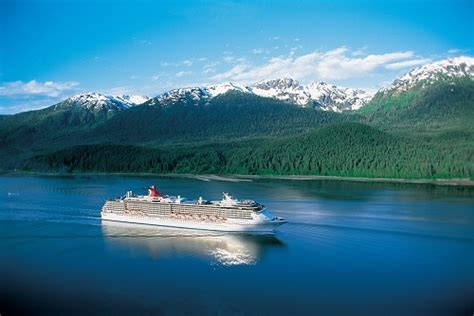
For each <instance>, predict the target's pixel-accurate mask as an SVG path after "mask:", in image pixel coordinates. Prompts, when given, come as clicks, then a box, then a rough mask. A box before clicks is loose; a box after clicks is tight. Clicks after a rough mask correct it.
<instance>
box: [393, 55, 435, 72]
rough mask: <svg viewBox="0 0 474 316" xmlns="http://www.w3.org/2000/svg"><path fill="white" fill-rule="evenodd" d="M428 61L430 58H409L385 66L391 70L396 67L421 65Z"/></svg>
mask: <svg viewBox="0 0 474 316" xmlns="http://www.w3.org/2000/svg"><path fill="white" fill-rule="evenodd" d="M429 62H431V59H430V58H419V59H410V60H404V61H400V62H396V63H391V64H388V65H385V68H387V69H391V70H397V69H403V68H408V67H414V66H419V65H423V64H427V63H429Z"/></svg>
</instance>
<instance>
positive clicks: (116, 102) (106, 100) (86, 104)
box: [55, 92, 150, 111]
mask: <svg viewBox="0 0 474 316" xmlns="http://www.w3.org/2000/svg"><path fill="white" fill-rule="evenodd" d="M149 99H150V98H149V97H146V96H137V95H126V94H125V95H117V96H113V95H104V94H100V93H96V92H89V93H83V94H78V95H75V96H72V97H70V98H68V99H66V100H64V101H63V102H61V103H59V104H57V105H56V107H55V108H62V107H72V106H75V107H83V108H86V109H88V110H92V111H98V110H109V111H112V110H124V109H127V108H129V107H131V106H135V105H138V104H142V103H144V102H146V101H148V100H149Z"/></svg>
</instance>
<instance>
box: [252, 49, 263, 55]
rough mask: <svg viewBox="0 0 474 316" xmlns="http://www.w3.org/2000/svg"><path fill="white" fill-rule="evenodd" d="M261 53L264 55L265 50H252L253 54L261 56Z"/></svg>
mask: <svg viewBox="0 0 474 316" xmlns="http://www.w3.org/2000/svg"><path fill="white" fill-rule="evenodd" d="M261 53H263V49H261V48H254V49H252V54H261Z"/></svg>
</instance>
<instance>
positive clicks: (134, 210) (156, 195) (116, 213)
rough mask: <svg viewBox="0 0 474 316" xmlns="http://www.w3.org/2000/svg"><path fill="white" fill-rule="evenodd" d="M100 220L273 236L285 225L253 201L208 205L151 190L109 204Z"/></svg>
mask: <svg viewBox="0 0 474 316" xmlns="http://www.w3.org/2000/svg"><path fill="white" fill-rule="evenodd" d="M101 216H102V219H104V220H113V221H121V222H131V223H141V224H150V225H160V226H169V227H181V228H190V229H204V230H215V231H232V232H262V233H270V232H273V231H274V229H275V228H276V227H278V226H279V225H281V224H283V223H285V222H286V221H285V220H284V219H283V218H281V217H278V216H274V215H273V214H272V213H271V212H269V211H268V210H267V209H266V207H265V206H264V205H262V204H260V203H257V202H255V201H253V200H238V199H234V198H233V197H232V196H231V195H230V194H228V193H225V192H224V193H223V197H222V200H219V201H207V200H204V199H203V198H202V197H199V199H197V200H188V199H186V198H183V197H181V196H179V195H178V196H168V195H163V194H161V193H160V192H158V190H157V189H156V188H155V187H154V186H151V187H149V188H148V195H134V194H133V192H131V191H128V192H127V193H126V195H125V196H123V197H120V198H117V199H113V200H108V201H106V202H105V204H104V206H103V207H102V212H101Z"/></svg>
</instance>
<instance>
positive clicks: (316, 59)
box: [211, 47, 415, 82]
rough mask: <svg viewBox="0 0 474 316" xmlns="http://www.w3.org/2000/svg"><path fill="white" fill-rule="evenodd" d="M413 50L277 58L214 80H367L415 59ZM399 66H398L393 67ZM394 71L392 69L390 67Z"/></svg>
mask: <svg viewBox="0 0 474 316" xmlns="http://www.w3.org/2000/svg"><path fill="white" fill-rule="evenodd" d="M414 55H415V54H414V52H412V51H402V52H391V53H386V54H370V55H367V54H365V55H361V54H356V56H354V55H353V54H352V52H351V51H350V50H349V49H348V48H346V47H339V48H336V49H333V50H329V51H325V52H320V51H314V52H311V53H308V54H305V55H300V56H294V55H291V54H290V56H288V57H274V58H271V59H270V60H268V61H267V62H265V63H264V64H262V65H258V66H252V65H249V64H248V63H246V62H245V61H243V62H241V63H239V64H237V65H235V66H233V67H232V68H231V69H230V70H227V71H225V72H223V73H220V74H216V75H214V76H213V77H211V79H212V80H216V81H221V80H232V81H237V82H255V81H259V80H262V79H268V78H276V77H280V78H281V77H291V78H296V79H298V80H302V81H304V80H307V79H311V80H314V79H318V80H346V79H354V78H363V77H364V76H366V75H368V74H371V73H372V72H373V71H375V70H376V69H379V68H383V67H384V66H386V65H389V64H395V63H397V62H402V61H407V59H410V58H413V57H414ZM392 67H396V66H392ZM389 69H390V68H389Z"/></svg>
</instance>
